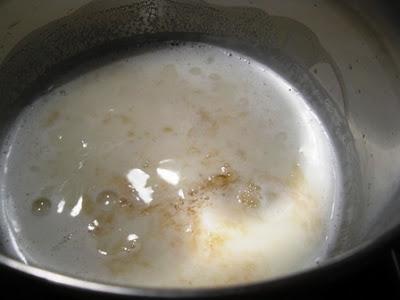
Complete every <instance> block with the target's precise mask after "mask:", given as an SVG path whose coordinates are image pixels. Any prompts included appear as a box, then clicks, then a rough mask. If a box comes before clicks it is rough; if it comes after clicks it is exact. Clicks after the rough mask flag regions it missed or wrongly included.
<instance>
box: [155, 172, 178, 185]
mask: <svg viewBox="0 0 400 300" xmlns="http://www.w3.org/2000/svg"><path fill="white" fill-rule="evenodd" d="M157 174H158V176H160V177H161V178H162V179H164V181H166V182H167V183H169V184H172V185H177V184H178V183H179V175H178V173H177V172H174V171H171V170H167V169H162V168H157Z"/></svg>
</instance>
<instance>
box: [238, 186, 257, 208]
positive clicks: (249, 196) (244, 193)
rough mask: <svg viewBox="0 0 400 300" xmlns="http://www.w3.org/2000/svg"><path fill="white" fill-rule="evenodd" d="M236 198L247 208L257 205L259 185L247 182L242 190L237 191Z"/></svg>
mask: <svg viewBox="0 0 400 300" xmlns="http://www.w3.org/2000/svg"><path fill="white" fill-rule="evenodd" d="M237 199H238V201H239V203H241V204H243V205H244V206H245V207H247V208H257V207H259V206H260V202H261V195H260V187H259V186H258V185H255V184H254V183H249V184H248V185H247V186H246V188H245V189H244V190H240V191H239V193H238V195H237Z"/></svg>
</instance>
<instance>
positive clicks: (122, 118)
mask: <svg viewBox="0 0 400 300" xmlns="http://www.w3.org/2000/svg"><path fill="white" fill-rule="evenodd" d="M118 117H119V119H120V121H121V122H122V124H129V123H130V122H131V121H132V120H131V118H130V117H129V116H127V115H123V114H120V115H118Z"/></svg>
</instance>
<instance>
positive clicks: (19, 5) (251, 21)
mask: <svg viewBox="0 0 400 300" xmlns="http://www.w3.org/2000/svg"><path fill="white" fill-rule="evenodd" d="M399 12H400V7H399V5H398V4H397V3H395V1H384V2H383V1H372V0H371V1H330V0H320V1H290V0H287V1H274V0H268V1H195V0H193V1H183V0H182V1H181V0H160V1H152V0H138V1H135V0H115V1H105V0H94V1H88V0H82V1H80V0H76V1H64V2H54V1H30V2H29V3H28V2H26V1H0V16H1V17H0V24H1V26H0V27H1V28H0V61H1V64H0V116H1V117H0V136H1V141H2V144H7V145H8V144H10V145H11V144H12V141H10V132H11V131H12V130H13V126H14V124H15V122H16V120H18V118H19V116H20V115H21V113H22V112H23V111H24V110H26V109H27V107H30V106H31V105H33V102H34V100H35V99H37V98H38V97H41V96H43V95H46V94H49V93H52V92H53V91H60V90H57V89H58V87H59V86H61V85H62V83H63V82H65V81H66V80H67V81H68V80H69V79H71V78H74V76H76V74H77V73H79V72H80V73H82V72H88V70H93V69H95V66H97V65H99V64H100V62H101V64H105V63H104V58H105V57H107V63H110V62H112V61H115V60H116V57H129V55H130V54H131V53H136V54H138V53H140V54H143V53H148V52H152V51H155V50H154V49H160V47H161V48H162V49H173V48H174V47H175V48H179V47H182V46H183V47H189V46H190V45H197V44H200V45H203V46H202V47H208V46H212V47H218V48H219V49H224V50H223V51H225V53H227V55H228V56H232V55H233V56H235V55H239V56H240V55H241V57H242V58H243V60H244V61H246V62H247V61H248V64H250V61H252V62H253V61H254V62H257V63H256V66H258V67H260V68H264V67H265V68H267V69H268V70H271V72H272V73H271V74H277V75H278V77H279V78H280V80H282V82H284V83H282V84H285V86H288V87H289V88H288V90H285V91H286V92H287V93H293V91H295V93H294V95H295V96H294V97H300V98H301V99H302V101H304V102H305V103H306V104H307V107H308V109H309V110H310V111H311V112H312V114H313V115H315V116H316V118H317V119H318V120H319V121H320V122H321V124H322V125H323V127H324V128H325V129H326V135H327V136H328V137H329V141H330V142H331V146H332V149H334V154H335V157H336V158H337V170H338V172H337V174H336V175H335V177H333V179H332V180H334V181H335V185H337V186H340V189H338V192H337V193H335V195H334V198H335V199H334V200H335V201H334V207H330V208H329V213H330V216H329V217H328V218H327V220H328V221H327V223H328V227H329V228H330V229H329V230H331V231H332V233H331V236H330V239H329V242H327V245H326V249H325V250H326V251H325V253H326V255H325V256H324V257H323V258H321V259H319V260H318V261H316V262H314V263H313V264H311V265H308V266H307V267H305V268H300V269H296V270H293V271H288V272H285V273H284V274H280V275H279V276H276V277H272V278H266V279H264V280H258V281H255V282H253V281H251V280H250V282H242V283H235V284H233V285H227V286H201V287H197V286H196V287H192V288H191V287H184V288H183V287H182V288H181V287H179V286H174V287H173V288H170V287H163V286H158V287H157V286H156V287H141V286H135V285H133V286H130V285H126V284H118V282H107V281H106V280H96V278H90V276H89V278H88V277H85V276H75V275H74V274H73V272H72V273H71V272H65V271H64V270H63V269H60V268H57V267H53V266H51V265H48V266H46V265H43V264H38V263H35V262H34V260H33V259H31V258H30V256H29V254H26V253H25V252H24V251H25V250H24V249H23V247H20V244H21V243H23V242H21V238H22V237H23V236H24V232H23V231H24V227H23V226H22V225H21V224H20V223H19V221H18V220H19V219H20V218H17V217H15V216H14V213H15V212H14V209H13V208H12V207H14V203H17V202H18V201H22V200H21V199H18V197H15V196H13V195H10V194H9V190H8V188H7V184H8V181H7V178H8V177H7V176H8V175H7V172H8V171H9V170H8V169H7V167H8V163H6V162H7V160H8V159H9V157H7V155H9V152H8V151H6V150H5V151H4V152H3V153H2V156H3V157H4V159H3V158H2V165H1V169H2V171H1V174H0V186H1V187H2V188H1V190H0V196H1V199H0V201H1V204H2V205H1V214H2V217H1V222H0V229H1V231H0V233H1V234H0V269H1V272H2V276H4V277H9V278H13V279H12V280H15V282H24V284H28V285H29V283H31V284H33V285H38V286H42V287H43V288H45V289H52V290H60V291H62V292H66V291H69V292H71V293H72V294H73V295H83V294H84V293H92V295H93V294H95V295H96V296H100V295H102V296H110V295H114V296H118V295H119V296H138V297H150V296H156V297H160V296H164V297H205V296H226V295H238V294H243V293H254V292H263V293H276V292H279V291H284V290H288V289H292V290H296V289H297V288H300V287H301V286H309V285H310V284H313V283H315V282H321V281H327V280H328V281H329V278H331V277H334V276H338V275H340V274H342V273H345V272H346V271H347V270H350V269H352V268H355V267H357V266H359V265H360V264H363V261H365V259H367V258H368V255H371V253H373V252H374V251H377V249H379V248H381V247H384V246H386V245H388V244H390V243H391V242H392V241H393V240H394V239H395V238H396V237H397V238H398V237H399V233H400V231H399V230H400V217H399V213H400V202H399V199H398V198H399V180H400V148H399V145H400V118H399V117H398V115H399V111H400V100H399V99H400V98H399V96H400V88H399V87H400V84H399V83H400V70H399V68H398V64H399V62H400V60H399V59H400V48H399V47H400V36H399V29H398V28H399V24H398V18H397V15H396V14H398V13H399ZM157 51H159V50H157ZM171 51H172V50H171ZM193 51H194V50H193ZM232 53H233V54H232ZM198 72H199V71H198V70H194V69H192V73H193V74H195V73H198ZM169 74H170V73H169ZM170 75H171V74H170ZM66 78H67V79H66ZM300 98H299V99H300ZM286 116H287V118H292V116H291V115H290V114H287V115H286ZM53 117H54V118H53V119H55V118H56V117H57V116H56V115H54V116H53ZM203 118H205V119H206V121H207V120H208V119H207V118H209V117H208V116H203ZM53 119H51V120H50V119H49V122H53V121H54V120H53ZM123 121H124V120H123ZM165 131H166V132H168V131H172V129H169V128H166V129H165ZM398 142H399V143H398ZM82 145H83V147H86V146H85V143H84V142H83V141H82ZM32 147H34V146H32ZM254 147H257V146H254ZM3 148H4V147H3ZM8 149H9V148H8ZM315 159H316V160H318V159H322V158H321V157H318V156H317V157H316V158H315ZM18 164H24V161H19V162H18V163H17V164H15V163H14V165H16V166H18ZM223 168H225V169H223V171H222V172H225V171H226V168H228V167H227V166H224V167H223ZM11 169H12V166H11ZM321 172H322V171H321ZM227 174H228V175H227ZM218 176H228V177H229V176H230V173H223V174H222V175H221V174H219V175H218ZM210 178H211V177H210ZM212 178H214V177H212ZM221 178H222V177H221ZM210 180H211V179H210ZM210 184H211V183H210ZM218 184H219V185H222V183H221V182H219V183H218ZM254 190H257V189H256V188H254ZM252 191H253V190H252ZM249 193H250V192H249ZM240 195H242V196H243V195H244V194H240ZM240 195H239V196H240ZM246 195H248V194H246ZM107 197H111V196H110V194H109V195H108V196H107ZM240 197H241V196H240ZM240 197H239V200H243V199H242V198H240ZM246 197H247V196H246ZM246 199H247V200H248V198H246ZM45 200H46V199H42V200H41V202H39V203H36V205H39V206H37V207H36V208H38V209H39V210H38V212H39V213H40V211H41V209H46V206H47V205H48V203H47V202H46V201H45ZM243 201H244V200H243ZM251 205H253V202H251ZM57 210H60V211H62V210H63V207H60V206H57ZM15 211H17V212H18V210H15ZM72 214H73V213H72V212H71V216H72ZM27 222H28V221H27ZM27 222H25V223H24V224H27ZM92 225H93V224H92ZM24 226H26V225H24ZM31 226H33V227H34V226H35V225H34V224H32V225H31ZM41 234H42V236H43V241H44V240H46V235H47V233H46V230H43V232H41ZM71 234H72V235H73V234H75V233H71ZM72 235H71V236H67V237H66V238H65V239H64V240H63V241H62V243H59V244H58V245H56V246H54V247H55V248H54V249H55V250H54V249H53V250H54V251H58V250H57V249H59V248H62V247H63V245H64V244H68V243H69V240H70V239H72ZM49 239H50V237H49ZM135 239H136V237H133V238H132V239H131V240H135ZM67 264H68V262H67ZM171 273H173V272H171ZM85 295H86V294H85Z"/></svg>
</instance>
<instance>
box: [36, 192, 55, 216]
mask: <svg viewBox="0 0 400 300" xmlns="http://www.w3.org/2000/svg"><path fill="white" fill-rule="evenodd" d="M50 208H51V201H50V200H49V199H48V198H45V197H40V198H38V199H36V200H34V201H33V202H32V213H33V214H34V215H36V216H45V215H47V214H48V213H49V211H50Z"/></svg>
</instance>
